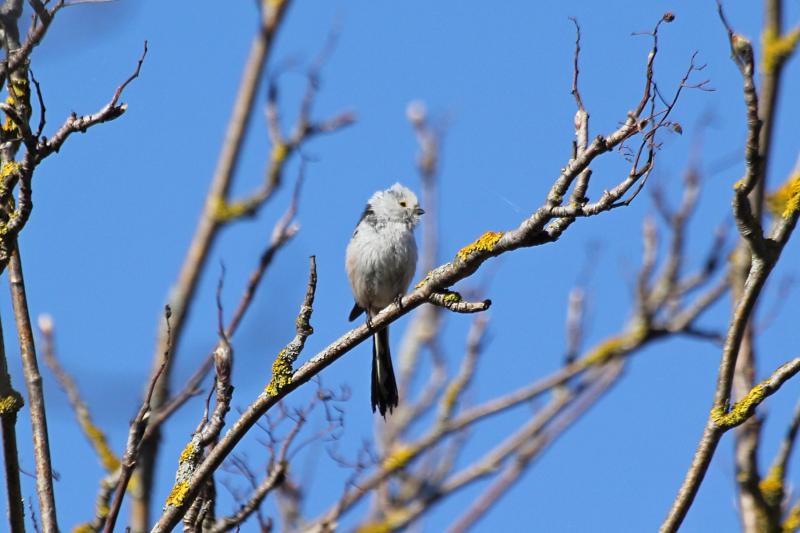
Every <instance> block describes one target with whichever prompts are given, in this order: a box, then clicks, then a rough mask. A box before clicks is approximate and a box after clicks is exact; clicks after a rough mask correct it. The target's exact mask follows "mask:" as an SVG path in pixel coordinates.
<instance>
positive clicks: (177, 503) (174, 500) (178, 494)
mask: <svg viewBox="0 0 800 533" xmlns="http://www.w3.org/2000/svg"><path fill="white" fill-rule="evenodd" d="M188 492H189V482H188V481H181V482H180V483H175V486H173V487H172V490H171V491H170V493H169V496H167V505H168V506H172V507H182V506H183V501H184V499H185V498H186V494H187V493H188Z"/></svg>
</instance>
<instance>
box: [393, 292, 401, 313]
mask: <svg viewBox="0 0 800 533" xmlns="http://www.w3.org/2000/svg"><path fill="white" fill-rule="evenodd" d="M394 303H395V304H397V308H398V309H400V310H401V311H402V310H403V293H400V294H398V295H397V296H395V297H394Z"/></svg>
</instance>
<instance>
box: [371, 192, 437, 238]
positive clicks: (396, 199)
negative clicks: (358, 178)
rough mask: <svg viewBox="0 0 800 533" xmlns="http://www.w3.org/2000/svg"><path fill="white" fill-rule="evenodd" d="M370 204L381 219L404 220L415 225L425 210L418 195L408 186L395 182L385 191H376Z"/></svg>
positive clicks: (410, 224)
mask: <svg viewBox="0 0 800 533" xmlns="http://www.w3.org/2000/svg"><path fill="white" fill-rule="evenodd" d="M369 206H370V208H371V209H372V211H373V213H375V216H376V217H378V218H379V219H385V220H389V221H391V222H404V223H406V224H408V225H409V226H410V227H412V228H413V227H414V226H416V225H417V223H418V222H419V217H420V215H422V214H424V213H425V211H423V210H422V208H420V206H419V201H418V200H417V195H416V194H414V193H413V191H411V189H409V188H408V187H405V186H403V185H401V184H399V183H395V184H394V185H392V186H391V187H389V188H388V189H386V190H385V191H379V192H376V193H375V194H374V195H373V196H372V198H371V199H370V201H369Z"/></svg>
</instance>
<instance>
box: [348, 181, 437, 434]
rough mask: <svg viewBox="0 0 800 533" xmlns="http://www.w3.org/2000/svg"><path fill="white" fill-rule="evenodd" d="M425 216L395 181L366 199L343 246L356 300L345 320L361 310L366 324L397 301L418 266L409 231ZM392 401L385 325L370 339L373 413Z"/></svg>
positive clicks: (394, 400)
mask: <svg viewBox="0 0 800 533" xmlns="http://www.w3.org/2000/svg"><path fill="white" fill-rule="evenodd" d="M424 213H425V211H423V210H422V209H420V207H419V202H418V201H417V196H416V195H415V194H414V193H413V192H411V190H409V189H408V188H406V187H404V186H403V185H400V184H399V183H395V184H394V185H392V186H391V187H390V188H388V189H386V190H385V191H378V192H376V193H375V194H373V195H372V197H371V198H370V199H369V202H367V207H366V208H365V209H364V213H363V214H362V215H361V220H359V221H358V225H357V226H356V230H355V232H353V238H352V239H350V243H349V244H348V245H347V254H346V260H345V268H346V270H347V277H348V279H349V280H350V287H351V288H352V289H353V296H354V297H355V300H356V303H355V305H354V306H353V310H352V311H351V312H350V321H353V320H355V319H356V318H357V317H358V316H359V315H360V314H361V313H362V312H364V311H366V313H367V324H369V325H370V326H371V320H372V317H374V316H375V315H377V314H378V313H379V312H380V311H381V310H382V309H383V308H385V307H387V306H388V305H389V304H391V303H392V302H397V303H398V304H399V303H400V298H401V297H402V296H403V294H405V292H406V289H408V285H409V283H411V279H412V278H413V277H414V271H415V270H416V268H417V242H416V241H415V240H414V227H415V226H416V225H417V223H418V222H419V217H420V215H422V214H424ZM397 402H398V393H397V382H396V381H395V378H394V370H393V369H392V356H391V353H390V352H389V328H388V327H385V328H383V329H380V330H379V331H377V332H375V334H374V335H373V336H372V412H373V413H374V412H375V408H376V407H377V408H378V411H379V412H380V413H381V416H383V417H384V418H386V411H387V410H388V411H389V413H391V412H392V409H393V408H395V407H397Z"/></svg>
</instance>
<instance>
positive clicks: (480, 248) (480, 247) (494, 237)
mask: <svg viewBox="0 0 800 533" xmlns="http://www.w3.org/2000/svg"><path fill="white" fill-rule="evenodd" d="M502 237H503V232H502V231H487V232H486V233H484V234H483V235H481V236H480V237H479V238H478V240H476V241H475V242H473V243H472V244H468V245H467V246H465V247H463V248H462V249H461V250H459V251H458V258H459V259H461V260H462V261H466V260H467V258H469V256H470V255H472V254H474V253H475V252H491V251H492V250H494V247H495V245H496V244H497V242H498V241H499V240H500V239H501V238H502Z"/></svg>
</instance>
